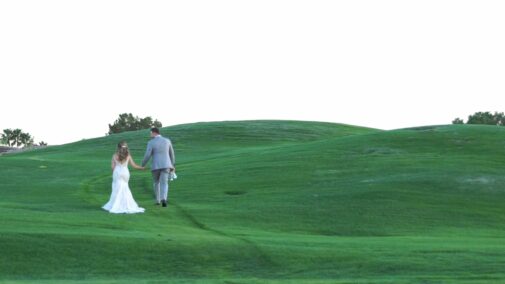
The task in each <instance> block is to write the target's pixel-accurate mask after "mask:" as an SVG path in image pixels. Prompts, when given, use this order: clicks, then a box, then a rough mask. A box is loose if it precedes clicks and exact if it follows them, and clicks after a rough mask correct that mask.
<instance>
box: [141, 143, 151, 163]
mask: <svg viewBox="0 0 505 284" xmlns="http://www.w3.org/2000/svg"><path fill="white" fill-rule="evenodd" d="M152 155H153V147H152V146H151V143H148V144H147V150H146V153H145V155H144V159H143V160H142V167H145V166H146V164H147V162H149V159H151V156H152Z"/></svg>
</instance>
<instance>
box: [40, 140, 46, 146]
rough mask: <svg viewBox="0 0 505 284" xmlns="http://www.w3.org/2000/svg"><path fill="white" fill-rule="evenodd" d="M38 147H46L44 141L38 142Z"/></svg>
mask: <svg viewBox="0 0 505 284" xmlns="http://www.w3.org/2000/svg"><path fill="white" fill-rule="evenodd" d="M39 146H47V143H46V142H44V141H40V142H39Z"/></svg>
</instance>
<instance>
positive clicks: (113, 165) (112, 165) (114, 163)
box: [110, 155, 116, 171]
mask: <svg viewBox="0 0 505 284" xmlns="http://www.w3.org/2000/svg"><path fill="white" fill-rule="evenodd" d="M114 156H115V155H112V160H111V161H110V163H111V164H110V167H111V168H112V171H114V168H115V167H116V161H115V159H114Z"/></svg>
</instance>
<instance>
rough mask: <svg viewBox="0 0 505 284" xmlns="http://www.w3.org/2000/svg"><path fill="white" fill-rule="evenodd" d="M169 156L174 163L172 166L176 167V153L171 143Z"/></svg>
mask: <svg viewBox="0 0 505 284" xmlns="http://www.w3.org/2000/svg"><path fill="white" fill-rule="evenodd" d="M168 155H169V156H170V161H172V165H173V166H174V167H175V153H174V147H173V146H172V143H170V147H168Z"/></svg>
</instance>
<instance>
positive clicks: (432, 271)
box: [0, 121, 505, 283]
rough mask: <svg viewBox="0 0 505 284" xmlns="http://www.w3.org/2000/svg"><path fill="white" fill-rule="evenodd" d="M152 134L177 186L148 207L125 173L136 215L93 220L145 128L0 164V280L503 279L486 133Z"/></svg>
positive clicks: (221, 128)
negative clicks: (117, 156) (117, 163)
mask: <svg viewBox="0 0 505 284" xmlns="http://www.w3.org/2000/svg"><path fill="white" fill-rule="evenodd" d="M164 132H166V133H167V134H168V136H170V137H171V139H172V140H173V142H174V144H175V147H176V151H177V157H178V160H177V164H178V168H177V169H178V175H179V176H180V179H179V180H177V181H176V182H175V183H173V185H172V191H171V193H170V197H171V199H172V201H173V204H172V206H171V207H170V208H168V209H167V210H162V209H160V208H156V207H155V206H154V205H152V199H151V188H150V178H149V173H148V172H132V179H131V182H130V183H131V188H132V190H133V193H134V196H135V198H136V199H137V201H138V202H139V203H140V204H141V205H142V206H144V207H146V209H147V212H146V213H145V214H142V215H120V216H117V215H111V214H107V213H105V212H102V211H100V209H99V208H100V206H101V205H102V204H103V203H105V202H106V201H107V198H108V195H109V193H110V181H111V180H110V172H109V168H108V167H109V160H110V156H111V154H112V151H113V149H114V146H115V145H114V144H115V143H117V141H118V140H121V139H126V140H127V141H128V142H129V144H130V147H131V148H132V150H133V154H134V157H135V158H136V160H137V161H139V160H140V158H141V155H142V154H143V150H144V147H145V144H146V142H147V138H146V136H147V133H146V132H145V131H140V132H132V133H124V134H120V135H114V136H110V137H105V138H98V139H92V140H86V141H81V142H78V143H74V144H68V145H64V146H59V147H51V148H48V149H45V150H39V151H34V152H27V153H23V154H17V155H10V156H4V157H0V181H1V183H0V197H1V198H0V216H2V217H1V219H0V249H1V251H2V257H0V280H1V279H4V280H24V281H31V280H40V279H47V280H48V281H49V282H51V281H53V279H62V280H65V281H68V280H76V281H79V280H88V281H104V282H108V281H111V280H112V279H119V280H118V281H120V282H123V281H127V280H132V281H133V282H136V281H138V279H151V280H160V281H164V280H165V279H170V280H172V281H174V282H181V283H185V281H189V282H193V281H196V280H200V281H202V282H205V283H207V282H212V281H214V282H216V283H224V281H225V280H223V279H228V280H231V281H232V282H230V283H242V282H244V283H255V282H258V283H260V282H263V281H264V279H270V280H271V281H272V282H276V281H279V282H286V283H288V282H289V281H290V280H291V281H292V282H293V283H299V282H300V281H302V280H306V281H307V282H309V283H313V282H314V281H316V280H318V281H321V283H322V282H324V281H328V282H330V283H333V282H334V280H333V279H338V280H341V281H342V282H346V281H352V282H355V281H364V282H370V281H374V282H391V281H398V282H411V281H416V280H418V281H430V280H431V281H449V280H453V281H458V282H460V281H467V282H472V281H473V280H475V281H477V282H480V281H483V280H486V279H487V280H489V281H491V282H494V281H498V280H502V281H503V280H505V275H504V274H503V273H501V272H500V271H501V267H502V265H503V263H504V262H505V250H504V249H505V244H503V237H505V226H504V224H505V222H503V221H505V220H504V217H503V216H505V209H504V207H503V206H502V203H503V201H504V200H505V190H504V188H505V178H504V177H503V175H502V172H503V170H504V168H505V166H504V165H505V163H504V162H505V158H503V157H505V156H504V154H505V153H504V151H505V148H504V146H505V142H504V141H505V130H504V129H502V128H496V127H487V126H440V127H425V128H417V129H404V130H396V131H378V130H373V129H366V128H357V127H352V126H345V125H337V124H327V123H313V122H288V121H254V122H225V123H199V124H189V125H181V126H175V127H170V128H167V129H164ZM213 279H214V280H213ZM215 279H220V280H215ZM254 279H258V280H257V281H255V280H254ZM189 282H188V283H189Z"/></svg>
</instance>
